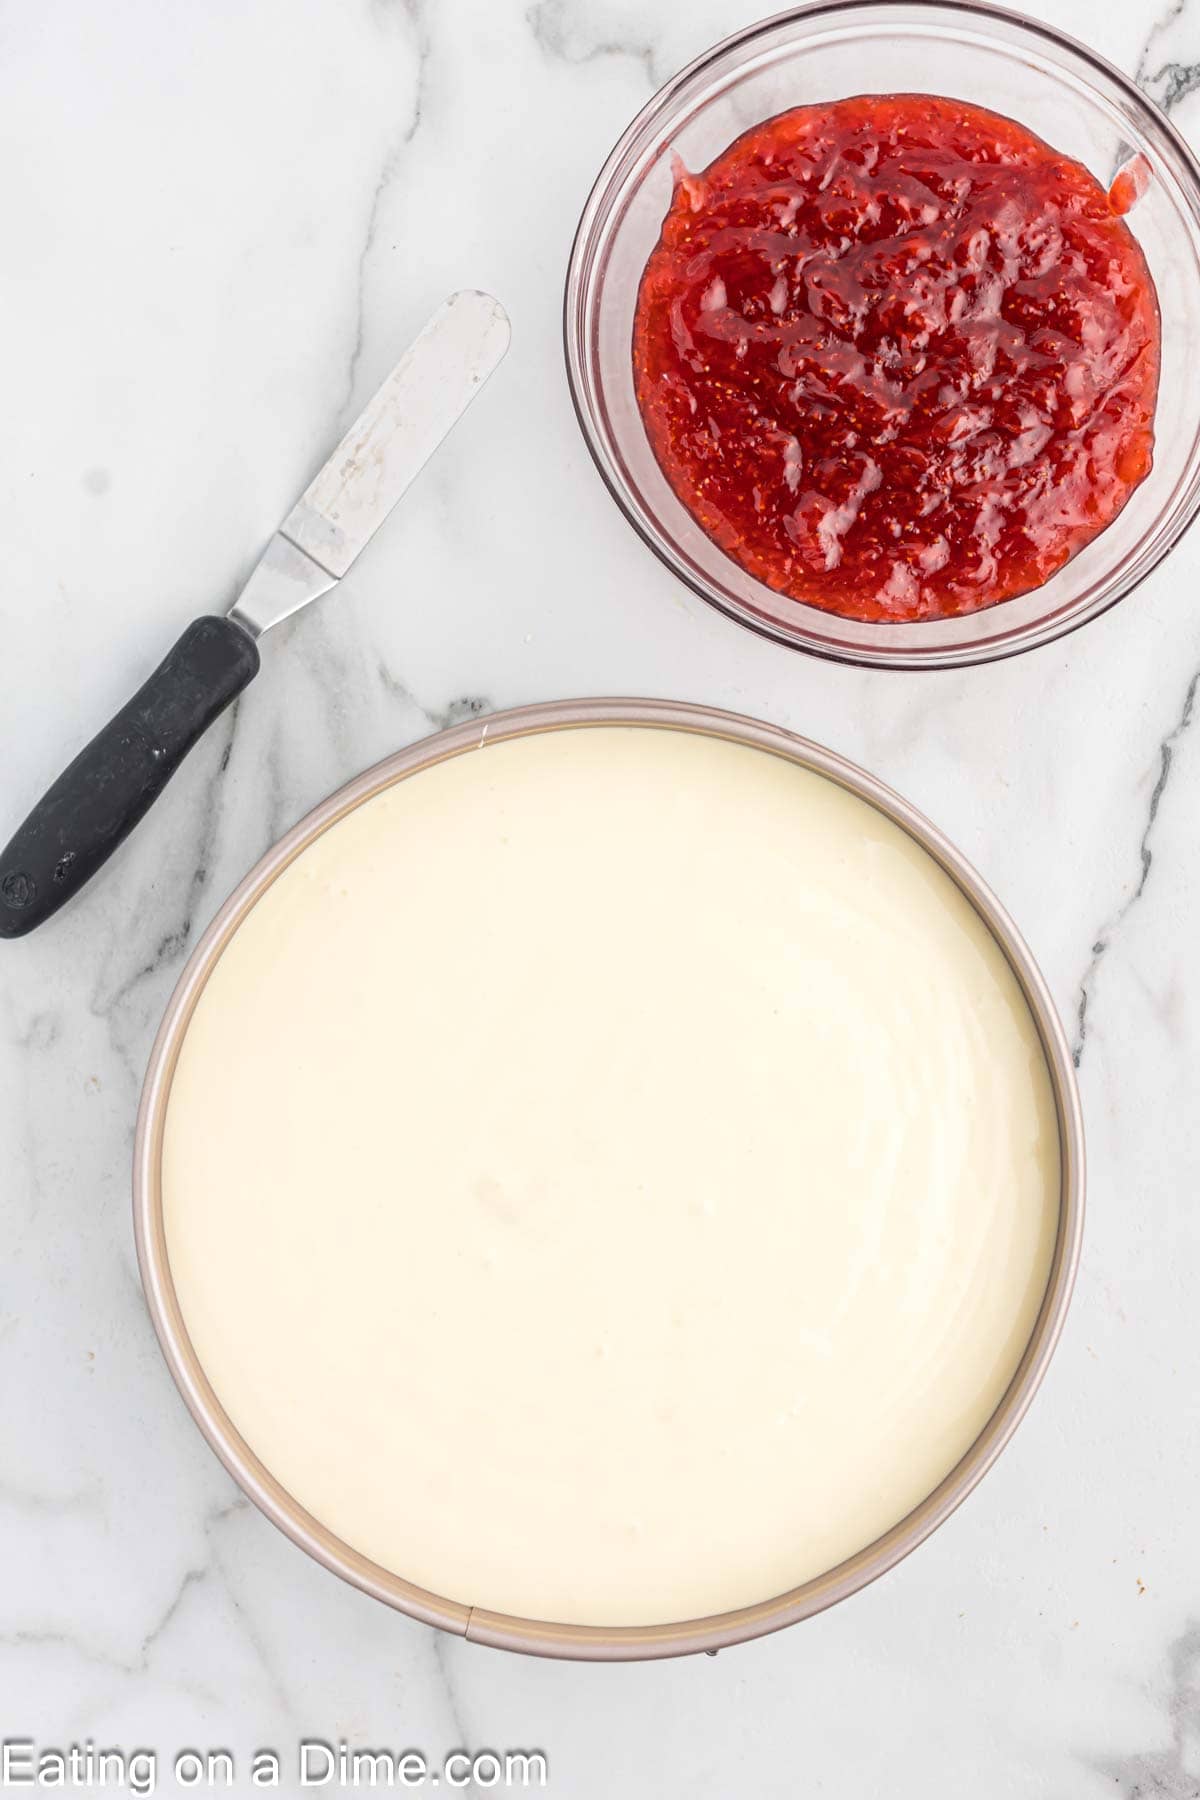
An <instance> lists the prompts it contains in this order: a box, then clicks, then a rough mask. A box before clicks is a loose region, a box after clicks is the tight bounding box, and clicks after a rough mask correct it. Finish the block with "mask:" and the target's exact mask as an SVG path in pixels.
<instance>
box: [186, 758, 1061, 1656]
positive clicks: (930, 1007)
mask: <svg viewBox="0 0 1200 1800" xmlns="http://www.w3.org/2000/svg"><path fill="white" fill-rule="evenodd" d="M1058 1171H1059V1152H1058V1136H1057V1128H1056V1121H1055V1111H1054V1105H1053V1099H1052V1094H1051V1087H1050V1081H1049V1077H1048V1074H1047V1070H1046V1066H1045V1061H1044V1058H1043V1054H1042V1051H1041V1048H1040V1045H1039V1041H1038V1038H1037V1034H1036V1031H1035V1027H1034V1024H1033V1021H1032V1018H1031V1016H1030V1013H1029V1011H1028V1008H1027V1005H1026V1003H1025V1001H1024V998H1023V996H1022V994H1021V992H1020V989H1019V987H1018V985H1017V983H1016V980H1015V978H1014V977H1013V975H1012V973H1011V971H1010V969H1009V966H1008V964H1007V962H1006V961H1005V959H1004V957H1003V955H1002V953H1001V952H1000V950H999V948H998V947H997V945H996V944H995V942H994V940H993V939H992V938H991V936H990V935H989V933H988V931H987V929H986V927H985V926H984V925H983V924H982V922H981V921H980V919H979V918H978V916H977V915H976V914H975V912H974V911H973V909H972V908H971V906H970V905H969V904H968V902H967V901H966V900H965V899H964V898H963V896H962V895H961V893H960V892H959V890H958V889H957V888H956V887H955V886H954V884H953V883H952V882H951V881H950V880H949V878H948V877H947V876H946V875H944V874H943V873H942V871H941V870H940V869H939V868H938V867H937V865H936V864H935V863H934V862H933V861H932V859H931V858H930V857H928V856H927V855H926V854H925V852H924V851H922V850H921V849H920V848H919V847H918V846H917V845H916V844H915V843H914V842H913V841H912V840H911V839H910V838H909V837H908V836H907V835H906V834H905V833H904V832H902V831H901V830H900V829H899V828H898V827H896V826H895V825H893V824H891V823H890V822H889V821H888V820H887V819H885V818H884V817H882V816H881V815H880V814H879V813H877V812H876V811H875V810H874V809H873V808H872V807H871V806H869V805H867V804H866V803H865V802H863V801H861V800H859V799H857V798H855V797H854V796H852V795H849V794H847V793H846V792H845V791H844V790H842V789H841V788H839V787H838V786H836V784H834V783H832V782H830V781H828V780H826V779H824V778H823V777H821V776H817V775H814V774H810V773H808V772H806V771H804V770H801V769H798V768H796V767H795V766H794V765H793V764H791V763H788V762H787V761H785V760H783V759H781V758H778V757H775V756H772V755H770V754H768V753H766V752H762V751H756V750H751V749H747V748H744V747H741V746H737V745H732V744H729V743H725V742H723V741H719V740H715V739H712V738H707V737H702V736H699V735H696V734H692V733H682V732H677V731H669V730H661V729H653V728H645V727H612V726H606V727H600V728H590V729H589V728H574V729H569V730H565V731H558V732H552V733H544V734H540V735H537V736H533V737H526V738H523V739H519V740H510V741H508V742H504V743H500V744H494V745H489V746H487V747H486V748H484V749H483V750H481V751H472V752H470V753H468V754H465V755H461V756H458V757H455V758H454V759H452V760H450V761H448V762H444V763H441V764H439V765H438V766H436V767H435V768H433V769H430V770H427V771H425V772H424V773H422V774H419V775H416V776H413V777H410V778H409V779H406V780H404V781H401V782H399V783H398V784H396V785H395V786H393V787H392V788H391V789H389V790H388V791H387V792H386V793H384V794H382V795H380V796H379V797H377V798H376V799H374V800H371V801H369V802H367V803H366V804H365V805H363V806H361V807H360V808H359V809H358V810H357V811H355V812H354V813H352V814H350V815H349V816H348V817H347V818H345V819H343V820H342V821H341V822H340V823H339V824H338V825H336V826H334V827H333V828H332V829H331V830H329V831H327V832H326V833H325V834H324V835H323V836H322V837H321V838H320V839H319V840H318V841H317V842H316V843H315V844H314V845H313V846H312V848H310V849H309V850H307V851H306V852H305V853H304V854H303V855H302V856H301V857H300V858H299V859H298V860H297V861H296V862H295V863H293V864H292V866H291V867H290V868H289V869H288V870H287V871H286V872H285V873H284V874H283V875H282V876H281V877H280V879H279V880H277V881H276V882H275V883H274V885H273V886H272V887H271V888H270V889H269V890H268V892H267V893H266V894H265V895H264V896H263V898H262V899H261V900H260V901H259V902H258V904H257V905H256V906H255V908H254V909H253V911H252V912H251V914H250V915H249V917H248V918H247V919H246V921H245V923H244V924H243V925H242V926H241V927H240V929H239V930H238V932H237V933H236V935H235V936H234V938H233V939H232V941H231V943H230V944H229V946H228V947H227V948H226V950H225V952H224V954H223V955H222V957H221V959H220V961H219V962H218V964H217V966H216V968H215V970H214V971H213V974H212V976H211V979H210V980H209V982H208V985H207V987H206V988H205V990H204V993H203V996H202V998H201V1000H200V1002H199V1005H198V1006H197V1009H196V1012H195V1015H194V1017H193V1019H192V1022H191V1025H190V1028H189V1030H188V1033H187V1037H186V1040H185V1042H184V1045H183V1049H182V1053H181V1055H180V1059H179V1064H178V1068H177V1070H176V1073H175V1077H174V1083H173V1086H172V1090H171V1097H170V1103H169V1108H168V1113H167V1120H166V1133H165V1144H164V1151H163V1187H164V1208H165V1218H166V1232H167V1244H168V1252H169V1259H170V1266H171V1272H172V1275H173V1277H174V1281H175V1285H176V1288H177V1291H178V1295H179V1300H180V1304H181V1306H182V1309H183V1315H184V1318H185V1321H186V1324H187V1328H188V1331H189V1333H190V1335H191V1338H192V1341H193V1343H194V1345H195V1348H196V1350H197V1352H198V1354H199V1357H200V1360H201V1362H202V1364H203V1366H204V1368H205V1370H206V1372H207V1374H208V1376H209V1378H210V1380H211V1382H212V1384H213V1387H214V1388H215V1390H216V1392H217V1394H218V1396H219V1397H220V1399H221V1401H222V1403H223V1404H224V1406H225V1408H226V1409H227V1411H228V1413H229V1415H230V1417H231V1418H232V1420H233V1422H234V1424H235V1425H236V1426H237V1428H238V1429H239V1431H240V1432H241V1433H242V1435H243V1436H244V1437H245V1439H246V1440H247V1442H248V1443H249V1444H250V1445H251V1446H252V1448H253V1449H254V1450H255V1451H256V1452H257V1454H258V1455H259V1456H260V1457H261V1459H262V1460H263V1462H264V1463H265V1464H266V1465H267V1467H268V1468H269V1469H270V1470H271V1471H272V1472H273V1474H274V1475H275V1476H276V1477H277V1478H278V1480H279V1481H280V1482H282V1484H283V1485H284V1487H286V1488H287V1489H288V1490H289V1491H290V1492H291V1493H292V1494H293V1495H294V1496H295V1497H296V1499H297V1500H299V1501H300V1502H301V1503H302V1504H303V1505H304V1506H305V1507H307V1508H308V1509H309V1511H310V1512H311V1513H313V1514H314V1515H315V1516H316V1517H317V1518H318V1519H320V1520H321V1521H323V1522H324V1524H326V1525H327V1526H329V1527H330V1528H331V1529H332V1530H333V1531H334V1532H336V1533H337V1534H338V1535H339V1536H340V1537H341V1538H343V1539H344V1540H345V1541H346V1542H347V1543H348V1544H351V1545H352V1546H354V1547H355V1548H356V1549H357V1550H359V1551H361V1552H363V1553H365V1554H366V1555H367V1556H369V1557H371V1558H373V1559H374V1560H375V1561H376V1562H379V1563H381V1564H383V1565H384V1567H386V1568H388V1569H391V1570H393V1571H395V1572H396V1573H398V1574H400V1575H403V1576H405V1577H407V1578H408V1579H410V1580H412V1581H415V1582H417V1583H419V1584H421V1585H423V1586H425V1587H427V1588H430V1589H432V1590H433V1591H434V1592H436V1593H440V1594H443V1595H445V1596H447V1597H449V1598H451V1599H454V1600H458V1601H461V1602H464V1603H467V1604H473V1605H476V1606H481V1607H485V1608H491V1609H496V1610H500V1611H507V1612H514V1613H519V1614H522V1615H525V1616H528V1617H535V1618H545V1619H555V1620H559V1621H562V1622H566V1623H576V1624H578V1623H586V1624H626V1625H628V1624H646V1623H662V1622H667V1621H672V1620H678V1619H686V1618H693V1617H697V1616H701V1615H704V1614H707V1613H710V1612H718V1611H722V1610H725V1609H728V1608H733V1607H738V1606H742V1605H745V1604H749V1603H751V1602H753V1601H757V1600H761V1599H764V1598H767V1597H769V1596H771V1595H773V1594H776V1593H780V1592H782V1591H784V1590H786V1589H788V1588H790V1587H793V1586H795V1585H796V1584H798V1583H800V1582H802V1581H804V1580H806V1579H807V1578H809V1577H811V1576H814V1575H817V1574H819V1573H821V1572H822V1571H824V1570H826V1569H828V1568H830V1567H831V1566H833V1565H834V1564H836V1563H838V1562H839V1561H841V1560H842V1559H843V1558H845V1557H846V1556H848V1555H850V1554H851V1553H853V1552H854V1551H856V1550H859V1549H861V1548H862V1547H863V1546H864V1545H866V1544H868V1543H869V1542H871V1541H872V1540H873V1539H874V1538H876V1537H877V1536H879V1535H880V1534H881V1533H882V1532H884V1531H886V1530H887V1529H888V1528H889V1527H890V1526H891V1525H893V1524H895V1523H896V1522H897V1521H898V1520H899V1519H900V1518H901V1517H902V1516H903V1515H904V1514H905V1513H907V1512H908V1511H910V1509H911V1508H912V1507H913V1506H915V1505H916V1504H917V1503H918V1502H919V1501H920V1500H921V1499H922V1498H924V1496H925V1495H927V1494H928V1493H929V1492H930V1491H931V1490H932V1489H933V1488H934V1487H935V1486H936V1485H937V1483H938V1482H939V1481H940V1480H941V1479H942V1477H943V1476H944V1475H946V1474H947V1473H948V1471H949V1470H950V1469H951V1468H952V1467H953V1465H954V1464H955V1462H956V1461H957V1460H958V1459H959V1458H960V1457H961V1456H962V1455H963V1453H964V1452H965V1451H966V1450H967V1449H968V1448H969V1446H970V1445H971V1443H972V1441H973V1439H974V1438H975V1437H976V1435H977V1434H978V1432H979V1430H980V1428H981V1427H982V1426H983V1424H984V1423H985V1421H986V1420H987V1418H988V1416H989V1414H990V1413H991V1412H992V1411H993V1409H994V1408H995V1406H996V1404H997V1402H998V1401H999V1399H1000V1398H1001V1396H1002V1394H1003V1392H1004V1390H1005V1388H1006V1386H1007V1384H1008V1382H1009V1380H1010V1378H1011V1376H1012V1374H1013V1372H1014V1370H1015V1368H1016V1366H1017V1363H1018V1360H1019V1358H1020V1356H1021V1353H1022V1351H1023V1350H1024V1348H1025V1345H1026V1343H1027V1341H1028V1338H1029V1335H1030V1331H1031V1328H1032V1326H1033V1323H1034V1319H1035V1316H1036V1313H1037V1310H1038V1307H1039V1305H1040V1302H1041V1299H1042V1295H1043V1293H1044V1290H1045V1286H1046V1280H1047V1274H1048V1270H1049V1265H1050V1259H1051V1253H1052V1249H1053V1244H1054V1239H1055V1232H1056V1228H1057V1219H1058V1202H1059V1172H1058Z"/></svg>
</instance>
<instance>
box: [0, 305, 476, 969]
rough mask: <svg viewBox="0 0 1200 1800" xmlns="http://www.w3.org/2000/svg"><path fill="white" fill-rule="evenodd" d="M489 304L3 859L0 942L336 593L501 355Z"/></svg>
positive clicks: (417, 359) (176, 651) (456, 331)
mask: <svg viewBox="0 0 1200 1800" xmlns="http://www.w3.org/2000/svg"><path fill="white" fill-rule="evenodd" d="M508 340H509V324H508V318H507V316H506V314H505V312H504V308H503V307H502V306H501V305H500V303H499V301H497V300H493V299H492V297H491V295H490V294H478V293H473V292H464V293H461V294H453V295H451V297H450V299H449V300H447V301H446V302H445V304H444V305H443V306H441V307H440V308H439V309H438V311H437V312H436V313H435V314H434V316H433V318H432V319H431V320H430V321H429V324H428V325H427V326H426V327H425V329H424V331H423V332H422V333H421V335H420V337H419V338H418V339H417V340H416V342H415V343H414V344H413V345H412V346H411V347H410V348H409V349H408V350H406V351H405V353H404V355H403V356H402V357H401V359H400V361H399V362H398V363H397V365H396V367H395V368H394V369H393V370H392V373H391V374H390V375H389V376H388V378H387V380H386V381H385V382H384V384H383V386H382V387H381V388H380V390H379V392H378V393H377V394H376V395H375V398H374V399H373V400H372V401H371V402H370V404H369V405H368V406H367V408H366V410H365V412H364V413H363V414H362V416H361V417H360V418H359V419H357V420H356V421H355V423H354V424H353V425H352V426H351V427H350V430H349V431H348V432H347V433H346V435H345V437H344V438H343V439H342V441H341V443H340V444H339V445H338V447H337V449H336V450H335V451H334V453H333V455H332V456H331V457H330V459H329V461H328V462H327V463H326V464H325V467H324V468H323V469H322V470H321V473H320V474H319V475H318V476H317V478H316V480H315V481H314V482H313V483H312V486H311V487H309V488H308V489H307V490H306V492H305V493H304V495H303V496H302V498H301V499H300V500H298V501H297V502H296V505H295V506H294V507H293V508H292V510H291V512H290V513H289V514H288V516H287V518H286V519H285V520H284V521H283V524H282V525H281V526H280V527H279V530H278V531H277V532H276V533H275V536H274V537H273V538H272V539H271V541H270V543H269V544H268V545H267V547H266V550H265V551H264V552H263V555H262V559H261V561H260V562H259V563H258V566H257V567H256V568H255V570H254V573H253V574H252V575H251V577H250V579H249V581H248V582H247V583H246V585H245V587H244V588H243V589H242V591H241V593H240V594H239V595H238V597H237V599H236V600H235V601H234V603H233V605H232V606H231V607H230V609H229V611H228V612H227V613H226V614H224V616H221V615H219V614H215V613H213V614H207V615H205V617H203V618H200V619H194V620H193V621H192V623H191V624H190V625H189V626H188V628H187V630H186V631H185V632H184V633H183V636H182V637H181V638H180V639H179V641H178V643H176V644H175V646H174V647H173V648H172V649H171V650H170V651H168V653H167V655H166V657H165V658H164V660H163V661H162V662H161V663H160V664H159V666H158V668H157V669H155V671H154V673H153V675H151V676H150V678H149V680H148V681H147V682H146V683H145V685H144V686H143V687H141V688H139V689H138V691H137V693H136V694H135V695H134V696H133V699H132V700H130V701H129V703H128V705H126V706H123V707H122V708H121V710H120V712H119V713H117V714H116V716H115V717H114V718H112V719H110V720H109V722H108V724H107V725H106V726H105V727H104V729H103V731H101V732H99V733H98V734H97V735H96V736H95V737H94V738H93V739H92V741H91V743H90V744H88V745H86V746H85V748H84V749H82V750H81V751H80V752H79V755H78V756H77V757H76V758H75V760H74V762H73V763H71V764H70V766H69V767H68V768H66V769H64V771H63V773H62V774H61V775H60V776H59V778H58V780H57V781H56V782H55V783H54V786H53V787H52V788H51V789H50V790H49V792H48V793H47V794H45V795H44V797H43V798H42V799H41V800H39V802H38V804H37V805H36V806H35V807H34V809H33V811H32V812H31V813H30V815H29V817H28V818H27V819H26V821H25V823H24V824H23V825H22V826H21V827H20V828H19V830H18V831H17V833H16V835H15V836H14V837H13V839H12V840H11V842H10V843H9V844H8V846H7V847H6V848H5V850H4V851H3V852H2V853H0V937H22V936H23V935H24V934H25V932H27V931H32V930H33V928H34V927H35V926H36V925H40V924H41V923H42V921H43V919H48V918H49V917H50V915H51V913H55V912H57V911H58V909H59V907H60V906H62V905H63V904H64V902H66V901H67V900H69V899H70V898H71V896H72V895H73V894H77V893H78V892H79V889H80V888H81V887H82V886H83V885H84V883H85V882H86V881H89V880H90V879H91V877H92V876H93V875H94V874H95V872H96V870H97V869H98V868H99V867H100V865H101V864H102V863H104V862H106V861H107V860H108V858H109V857H110V856H111V855H112V853H113V851H114V850H115V849H116V848H117V845H118V844H119V843H120V842H121V841H122V839H123V838H124V837H126V836H127V834H128V833H129V832H130V831H131V830H132V829H133V827H134V826H135V825H136V824H137V822H138V820H139V819H140V818H141V817H142V815H143V813H145V812H146V810H147V808H148V807H149V806H150V805H151V803H152V802H153V801H154V800H156V799H157V797H158V795H159V794H160V793H161V792H162V790H163V788H164V787H165V786H166V785H167V782H168V781H169V780H170V779H171V776H172V775H173V774H174V773H175V771H176V769H177V768H178V767H179V765H180V763H181V762H182V761H183V759H184V757H185V756H186V755H187V753H188V751H189V750H190V749H191V748H192V745H193V744H194V743H195V742H196V740H197V738H199V737H200V735H201V733H202V732H204V731H206V730H207V729H208V727H209V726H210V725H211V724H212V722H213V720H214V719H216V718H217V717H219V715H220V714H221V713H222V712H224V710H225V708H226V707H227V706H228V705H229V703H230V701H231V700H233V699H235V698H236V697H237V695H238V694H240V693H241V691H242V689H243V688H244V687H246V686H247V684H248V683H249V682H251V681H253V679H254V677H255V676H256V675H257V674H258V664H259V659H258V645H257V640H258V639H259V638H260V637H261V636H262V634H263V632H264V631H269V630H270V628H271V626H272V625H277V624H278V623H279V621H280V620H281V619H286V618H287V617H288V615H289V614H290V613H294V612H297V611H298V610H299V608H300V607H302V606H307V605H308V602H309V601H310V600H317V599H319V598H320V596H321V595H322V594H326V593H328V592H329V590H330V588H332V587H336V586H337V583H338V582H339V581H340V580H341V579H342V576H343V575H345V573H346V572H347V570H348V569H349V568H350V565H351V564H352V563H353V562H354V560H355V558H356V557H357V556H358V554H359V552H360V551H362V550H364V549H365V548H366V546H367V544H368V543H369V541H370V540H371V538H373V537H374V535H375V533H376V532H377V531H378V530H379V527H380V526H381V525H382V524H383V521H384V520H385V519H386V518H387V516H388V514H389V513H390V512H391V510H392V508H393V506H395V504H396V502H397V500H399V498H400V496H401V495H402V494H403V493H404V490H405V489H406V488H407V487H408V485H409V483H410V482H411V481H412V479H413V477H414V476H415V475H416V474H417V473H418V471H419V470H420V469H421V468H422V467H423V466H424V464H425V463H426V462H427V461H428V459H429V457H430V456H432V454H433V452H434V451H435V450H436V449H437V447H438V445H439V444H440V443H441V441H442V439H443V438H444V437H445V435H446V433H447V432H448V431H449V430H450V427H451V426H452V425H453V424H454V423H455V421H456V420H457V419H458V418H460V417H461V415H462V414H463V412H465V410H466V408H467V407H468V406H469V405H470V403H471V401H472V400H473V399H474V398H475V395H476V394H477V393H478V392H479V390H480V388H481V387H482V386H483V383H484V382H485V381H486V380H487V378H488V376H489V375H490V374H491V373H492V371H493V370H494V369H495V368H496V366H497V365H498V364H499V362H500V361H501V360H502V358H503V356H504V353H505V351H506V350H507V349H508Z"/></svg>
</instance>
